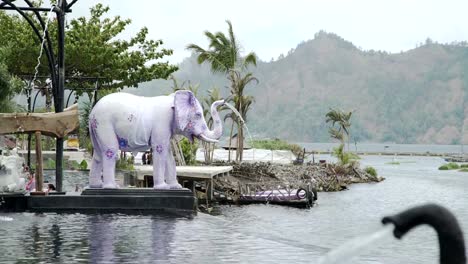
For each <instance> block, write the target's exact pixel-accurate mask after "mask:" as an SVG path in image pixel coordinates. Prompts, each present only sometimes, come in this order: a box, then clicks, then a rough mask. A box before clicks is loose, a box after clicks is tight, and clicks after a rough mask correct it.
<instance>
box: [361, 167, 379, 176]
mask: <svg viewBox="0 0 468 264" xmlns="http://www.w3.org/2000/svg"><path fill="white" fill-rule="evenodd" d="M364 171H365V172H367V173H369V174H370V175H372V176H374V177H377V170H375V168H374V167H371V166H367V167H366V168H365V169H364Z"/></svg>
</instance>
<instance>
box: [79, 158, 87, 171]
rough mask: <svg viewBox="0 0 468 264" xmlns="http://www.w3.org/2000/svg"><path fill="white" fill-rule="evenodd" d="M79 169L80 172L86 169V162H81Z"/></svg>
mask: <svg viewBox="0 0 468 264" xmlns="http://www.w3.org/2000/svg"><path fill="white" fill-rule="evenodd" d="M79 167H80V170H86V169H88V162H86V160H82V161H81V163H80V166H79Z"/></svg>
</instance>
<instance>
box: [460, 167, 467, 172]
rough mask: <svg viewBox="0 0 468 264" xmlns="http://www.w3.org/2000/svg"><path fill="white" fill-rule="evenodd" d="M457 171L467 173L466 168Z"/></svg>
mask: <svg viewBox="0 0 468 264" xmlns="http://www.w3.org/2000/svg"><path fill="white" fill-rule="evenodd" d="M459 171H460V172H468V168H467V167H464V168H461V169H460V170H459Z"/></svg>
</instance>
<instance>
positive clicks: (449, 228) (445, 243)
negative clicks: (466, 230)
mask: <svg viewBox="0 0 468 264" xmlns="http://www.w3.org/2000/svg"><path fill="white" fill-rule="evenodd" d="M382 223H383V224H388V223H392V224H394V225H395V230H394V231H393V235H394V236H395V237H396V238H398V239H400V238H402V237H403V236H404V235H405V234H406V233H407V232H408V231H410V230H411V229H412V228H413V227H416V226H418V225H422V224H427V225H430V226H431V227H433V228H434V229H435V230H436V231H437V236H438V238H439V247H440V263H441V264H449V263H450V264H466V252H465V242H464V239H463V232H462V230H461V228H460V225H459V224H458V221H457V219H456V218H455V216H454V215H453V214H452V213H451V212H450V211H448V210H447V209H446V208H444V207H442V206H439V205H436V204H427V205H423V206H418V207H414V208H411V209H409V210H406V211H404V212H401V213H399V214H396V215H393V216H387V217H384V218H383V219H382Z"/></svg>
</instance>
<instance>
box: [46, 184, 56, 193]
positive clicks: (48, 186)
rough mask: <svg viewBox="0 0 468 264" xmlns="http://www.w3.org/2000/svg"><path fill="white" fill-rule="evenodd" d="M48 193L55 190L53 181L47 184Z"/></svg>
mask: <svg viewBox="0 0 468 264" xmlns="http://www.w3.org/2000/svg"><path fill="white" fill-rule="evenodd" d="M46 192H47V193H50V192H55V186H54V185H53V184H52V183H49V184H47V191H46Z"/></svg>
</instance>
